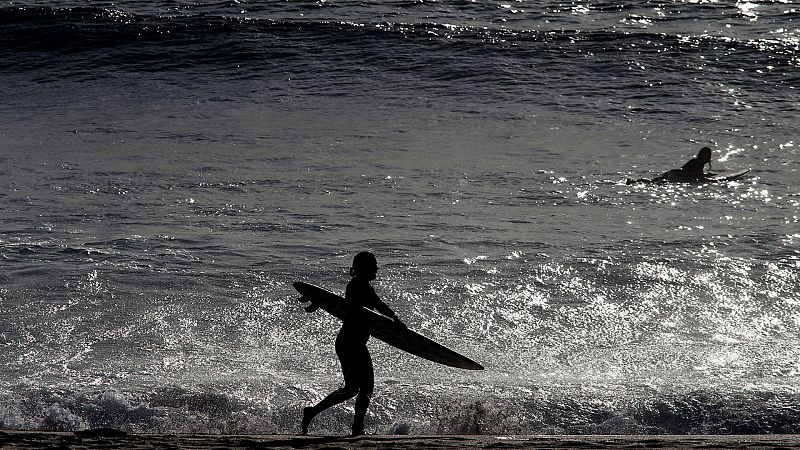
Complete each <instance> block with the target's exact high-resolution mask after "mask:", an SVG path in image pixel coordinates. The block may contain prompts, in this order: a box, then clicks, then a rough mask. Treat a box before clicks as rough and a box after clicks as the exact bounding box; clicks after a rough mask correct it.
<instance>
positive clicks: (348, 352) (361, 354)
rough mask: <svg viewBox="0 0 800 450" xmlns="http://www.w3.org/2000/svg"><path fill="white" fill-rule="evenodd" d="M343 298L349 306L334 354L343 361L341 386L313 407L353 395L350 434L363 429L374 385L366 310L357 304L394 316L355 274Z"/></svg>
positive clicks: (318, 410) (328, 406)
mask: <svg viewBox="0 0 800 450" xmlns="http://www.w3.org/2000/svg"><path fill="white" fill-rule="evenodd" d="M345 300H347V302H348V303H349V305H350V306H352V307H351V308H349V309H348V311H347V313H346V314H345V317H344V320H343V321H342V328H341V330H339V334H338V335H337V336H336V356H337V357H338V358H339V363H341V365H342V374H343V375H344V386H343V387H341V388H339V389H337V390H335V391H333V392H331V393H330V394H329V395H328V396H327V397H325V398H324V399H323V400H322V401H321V402H319V404H318V405H317V406H315V407H314V409H315V411H314V412H315V413H319V412H320V411H323V410H325V409H327V408H330V407H331V406H333V405H336V404H338V403H341V402H344V401H347V400H349V399H351V398H353V397H356V407H355V417H354V419H353V434H359V432H362V433H363V430H364V416H365V415H366V413H367V407H369V401H370V397H372V392H373V390H374V387H375V373H374V371H373V369H372V357H371V356H370V354H369V350H368V349H367V341H368V340H369V332H370V329H369V324H368V322H367V318H366V317H365V314H366V313H365V311H364V310H363V309H361V308H358V307H357V306H363V307H365V308H369V309H373V310H377V311H378V312H379V313H381V314H383V315H385V316H388V317H391V318H396V316H395V314H394V312H393V311H392V310H391V308H389V307H388V306H386V304H385V303H383V301H381V299H380V298H379V297H378V296H377V294H375V289H373V288H372V286H371V285H370V284H369V282H368V281H365V280H363V279H361V278H359V277H354V278H352V279H351V280H350V282H349V283H347V291H346V293H345Z"/></svg>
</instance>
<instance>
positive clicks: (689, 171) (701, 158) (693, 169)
mask: <svg viewBox="0 0 800 450" xmlns="http://www.w3.org/2000/svg"><path fill="white" fill-rule="evenodd" d="M706 164H708V167H709V168H710V167H711V149H710V148H709V147H703V148H701V149H700V151H699V152H697V156H695V157H694V158H692V159H690V160H689V161H688V162H687V163H686V164H684V165H683V166H682V167H681V168H680V169H672V170H670V171H667V172H664V173H663V174H662V175H661V176H658V177H655V178H653V179H652V180H650V179H647V178H640V179H638V180H633V179H631V178H628V180H627V181H626V182H625V184H634V183H659V182H677V183H696V182H700V181H707V180H708V179H709V178H710V177H713V176H714V175H715V174H713V173H706V172H705V167H706Z"/></svg>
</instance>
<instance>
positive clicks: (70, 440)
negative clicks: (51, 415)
mask: <svg viewBox="0 0 800 450" xmlns="http://www.w3.org/2000/svg"><path fill="white" fill-rule="evenodd" d="M0 448H4V449H32V448H60V449H103V450H107V449H117V448H127V449H183V448H187V449H260V448H263V449H278V450H282V449H286V450H289V449H331V450H333V449H347V450H350V449H380V450H384V449H386V450H389V449H410V450H429V449H437V450H449V449H454V450H455V449H482V450H492V449H498V450H501V449H502V450H508V449H598V448H602V449H616V448H620V449H621V448H625V449H631V448H650V449H701V448H702V449H714V448H724V449H781V448H800V435H724V436H656V435H648V436H386V435H368V436H361V437H357V438H350V437H337V436H290V435H263V436H227V435H147V434H125V433H122V432H114V431H112V430H101V431H99V432H92V431H89V432H78V433H70V432H67V433H55V432H39V431H4V432H0Z"/></svg>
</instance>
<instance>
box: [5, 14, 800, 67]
mask: <svg viewBox="0 0 800 450" xmlns="http://www.w3.org/2000/svg"><path fill="white" fill-rule="evenodd" d="M542 20H543V21H544V19H542ZM0 25H2V30H3V31H2V35H3V39H4V47H3V49H2V50H0V63H2V65H4V66H7V67H10V68H17V69H22V70H27V69H31V68H41V67H47V66H48V65H52V64H53V63H54V62H55V61H58V60H59V59H58V58H56V59H53V58H52V57H51V58H47V59H48V60H47V61H45V60H44V58H42V56H41V53H47V54H57V55H59V57H60V58H61V60H62V61H64V62H65V63H67V62H69V61H74V60H79V61H80V62H81V63H82V66H83V67H85V66H86V65H87V64H88V65H89V67H90V68H91V67H107V66H122V67H130V68H133V69H136V70H143V71H154V70H173V69H185V68H191V67H197V66H204V67H213V66H216V67H217V68H218V69H219V70H224V69H227V68H232V67H236V68H238V69H242V70H265V69H270V68H272V69H279V68H282V67H284V66H286V65H288V66H289V67H298V66H299V67H305V68H306V69H308V68H309V67H310V66H309V64H310V63H311V61H315V60H321V61H328V62H330V63H331V64H333V65H335V64H337V63H339V64H342V65H346V66H347V67H350V66H351V65H352V64H353V63H355V62H360V63H362V64H363V63H366V64H369V65H371V66H378V67H380V66H381V65H384V66H386V68H387V69H389V68H391V69H393V70H395V69H396V70H408V71H418V70H419V69H420V67H427V68H435V67H447V68H448V70H447V73H442V74H441V76H440V77H439V78H440V79H441V80H445V81H458V80H461V79H464V78H481V77H484V78H487V77H488V78H492V77H495V76H496V75H498V74H499V75H500V76H503V75H504V73H503V66H501V67H498V66H496V65H493V66H492V67H490V68H489V69H490V70H489V72H487V73H485V74H482V72H481V71H480V67H481V66H480V64H477V62H478V61H479V60H477V59H476V58H484V57H485V55H486V52H487V51H489V52H497V53H498V54H499V55H501V56H504V57H507V56H513V57H515V58H517V60H518V61H520V63H521V62H523V61H529V60H530V59H531V58H534V60H540V61H543V62H546V61H552V60H553V59H554V58H558V59H565V58H564V56H569V55H575V56H580V55H583V56H591V55H598V54H605V53H609V54H613V55H619V54H623V55H627V56H626V57H628V58H631V59H633V60H636V59H639V58H640V57H645V58H647V55H648V54H649V55H652V58H656V59H659V60H661V61H663V62H664V63H667V64H669V63H670V59H671V57H677V59H678V60H679V61H678V62H675V64H676V65H677V67H679V68H682V67H683V66H685V65H686V64H685V62H680V61H682V60H683V59H685V58H684V57H685V56H686V54H694V53H701V54H709V53H710V54H714V55H716V56H717V58H716V59H717V60H719V61H717V62H712V61H707V62H705V64H709V65H715V66H720V67H722V68H725V69H729V70H734V69H741V68H745V69H748V70H749V69H750V68H752V69H753V70H755V69H756V68H762V69H763V67H761V66H763V65H764V64H763V63H756V62H752V60H753V59H754V56H757V55H759V54H763V55H765V57H766V58H767V59H768V60H769V66H770V67H771V68H772V69H770V70H767V71H766V72H767V73H766V74H765V75H766V76H769V74H770V72H775V71H776V70H775V68H776V67H777V70H778V71H779V70H780V68H781V67H783V66H796V65H797V64H800V62H798V60H797V59H796V53H797V50H798V43H797V42H796V39H791V38H786V39H782V38H780V36H774V35H773V36H769V37H766V38H764V39H749V40H748V39H736V38H731V37H724V36H710V35H691V34H688V35H683V34H680V33H677V32H676V33H664V32H654V31H649V30H647V29H642V30H630V29H627V30H626V29H623V30H618V29H615V28H616V27H605V28H604V27H601V28H599V29H589V28H584V29H581V28H580V27H579V26H580V24H572V25H573V27H574V28H565V27H559V28H557V29H548V28H542V29H538V28H537V29H524V28H523V29H515V28H507V27H505V26H504V25H496V26H466V25H450V24H446V23H436V22H413V21H411V22H408V23H404V22H391V21H385V20H383V21H374V22H370V21H367V22H363V21H361V22H359V21H335V20H310V19H309V20H303V19H291V20H290V19H269V18H242V17H231V16H225V15H213V14H204V13H201V14H194V15H177V16H160V15H145V14H133V13H129V12H122V11H119V10H116V9H111V8H101V7H73V8H52V7H5V8H2V9H0ZM609 25H611V24H609ZM532 51H534V52H535V53H531V52H532ZM426 55H427V56H426ZM26 56H27V57H26ZM720 57H721V58H720ZM569 59H570V58H566V62H569ZM762 59H763V58H762ZM454 65H456V67H454ZM458 65H461V66H463V69H464V70H458V69H459V67H458ZM513 66H514V65H513V64H512V65H511V66H508V67H506V68H507V69H508V72H509V73H507V74H505V75H508V77H509V78H514V76H515V73H516V72H515V69H514V67H513ZM751 66H752V67H751ZM473 71H474V72H475V73H472V72H473ZM492 79H494V78H492Z"/></svg>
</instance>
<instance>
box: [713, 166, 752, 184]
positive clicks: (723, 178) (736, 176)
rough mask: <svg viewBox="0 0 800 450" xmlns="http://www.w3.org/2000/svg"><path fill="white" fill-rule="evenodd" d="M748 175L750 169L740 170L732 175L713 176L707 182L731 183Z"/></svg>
mask: <svg viewBox="0 0 800 450" xmlns="http://www.w3.org/2000/svg"><path fill="white" fill-rule="evenodd" d="M748 173H750V169H745V170H742V171H741V172H734V173H729V174H723V175H716V176H713V177H711V178H709V179H708V180H707V181H708V182H710V183H719V182H720V181H733V180H737V179H739V178H742V177H743V176H745V175H747V174H748Z"/></svg>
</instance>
